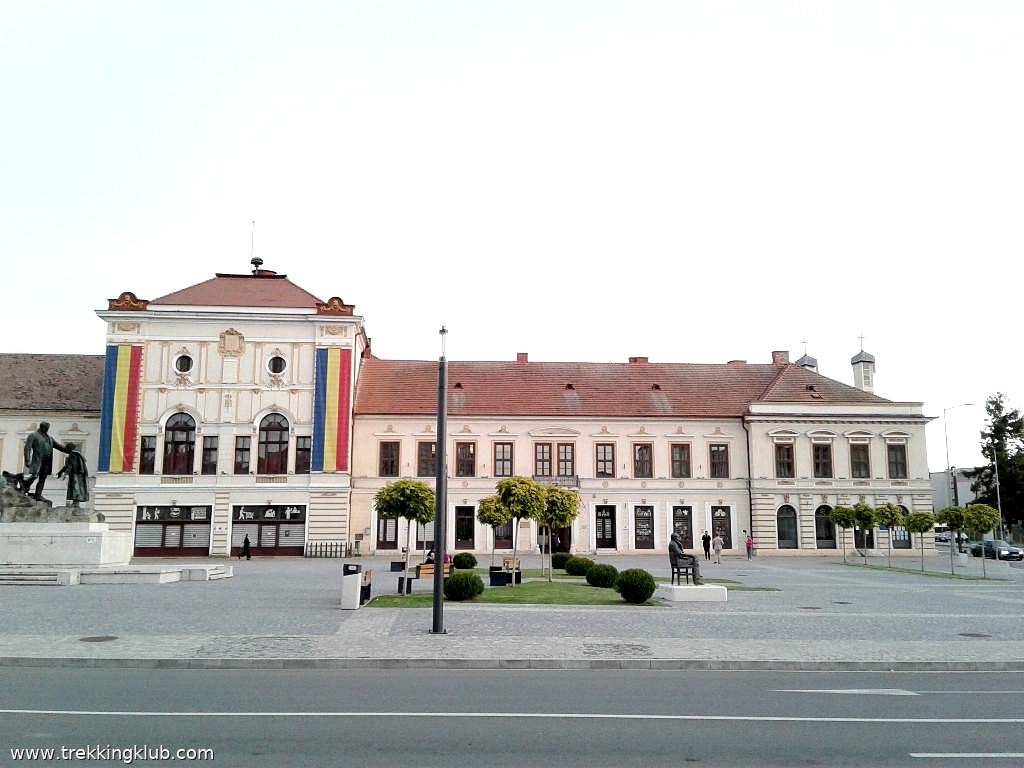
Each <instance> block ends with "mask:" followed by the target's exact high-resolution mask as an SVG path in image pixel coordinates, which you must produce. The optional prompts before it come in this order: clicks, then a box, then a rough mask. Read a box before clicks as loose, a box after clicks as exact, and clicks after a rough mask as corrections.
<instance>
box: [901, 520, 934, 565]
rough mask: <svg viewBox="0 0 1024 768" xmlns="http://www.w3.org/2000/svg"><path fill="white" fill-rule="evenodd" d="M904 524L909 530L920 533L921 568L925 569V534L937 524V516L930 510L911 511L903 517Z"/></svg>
mask: <svg viewBox="0 0 1024 768" xmlns="http://www.w3.org/2000/svg"><path fill="white" fill-rule="evenodd" d="M903 525H904V526H905V527H906V529H907V530H908V531H910V532H911V533H916V534H917V535H918V541H919V542H920V544H921V570H922V571H924V535H925V534H926V533H928V531H930V530H931V529H932V528H933V527H934V526H935V518H934V517H933V516H932V514H931V513H930V512H911V513H910V514H909V515H907V516H906V517H905V518H904V519H903Z"/></svg>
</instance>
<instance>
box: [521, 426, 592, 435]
mask: <svg viewBox="0 0 1024 768" xmlns="http://www.w3.org/2000/svg"><path fill="white" fill-rule="evenodd" d="M527 434H529V435H530V437H579V436H580V435H581V434H582V433H581V432H579V431H578V430H575V429H566V428H565V427H541V428H540V429H531V430H530V431H529V432H528V433H527Z"/></svg>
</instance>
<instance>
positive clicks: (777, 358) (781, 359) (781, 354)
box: [772, 349, 789, 365]
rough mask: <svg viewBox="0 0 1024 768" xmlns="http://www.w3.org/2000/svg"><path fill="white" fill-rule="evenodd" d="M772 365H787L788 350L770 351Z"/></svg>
mask: <svg viewBox="0 0 1024 768" xmlns="http://www.w3.org/2000/svg"><path fill="white" fill-rule="evenodd" d="M772 365H789V350H778V349H776V350H774V351H773V352H772Z"/></svg>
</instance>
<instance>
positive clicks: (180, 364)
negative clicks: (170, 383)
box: [174, 355, 192, 373]
mask: <svg viewBox="0 0 1024 768" xmlns="http://www.w3.org/2000/svg"><path fill="white" fill-rule="evenodd" d="M174 370H175V371H177V372H178V373H188V372H189V371H191V370H192V358H191V357H189V356H188V355H179V356H178V357H177V358H175V360H174Z"/></svg>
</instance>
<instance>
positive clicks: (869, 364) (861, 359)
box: [850, 348, 875, 392]
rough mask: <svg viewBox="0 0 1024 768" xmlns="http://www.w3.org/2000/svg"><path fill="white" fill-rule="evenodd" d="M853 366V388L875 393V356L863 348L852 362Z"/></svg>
mask: <svg viewBox="0 0 1024 768" xmlns="http://www.w3.org/2000/svg"><path fill="white" fill-rule="evenodd" d="M850 364H851V365H853V386H855V387H856V388H857V389H863V390H864V391H865V392H874V391H875V356H874V355H872V354H869V353H868V352H865V351H864V350H863V348H862V349H861V351H860V352H858V353H857V354H856V355H854V356H853V359H851V360H850Z"/></svg>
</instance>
